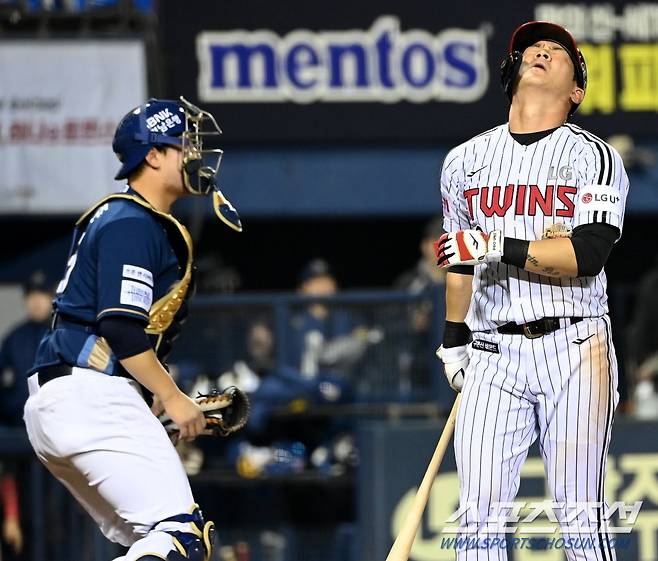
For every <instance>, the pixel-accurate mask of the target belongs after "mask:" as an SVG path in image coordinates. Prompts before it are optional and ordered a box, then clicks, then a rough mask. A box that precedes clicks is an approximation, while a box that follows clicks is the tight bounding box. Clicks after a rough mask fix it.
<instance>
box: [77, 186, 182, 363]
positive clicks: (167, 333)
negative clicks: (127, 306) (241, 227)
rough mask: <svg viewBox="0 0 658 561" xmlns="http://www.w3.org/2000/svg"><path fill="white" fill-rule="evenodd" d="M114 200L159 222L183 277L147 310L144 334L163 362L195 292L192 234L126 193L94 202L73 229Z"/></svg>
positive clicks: (169, 217)
mask: <svg viewBox="0 0 658 561" xmlns="http://www.w3.org/2000/svg"><path fill="white" fill-rule="evenodd" d="M117 199H125V200H129V201H131V202H133V203H135V204H138V205H140V206H142V207H143V208H145V209H146V210H148V211H149V212H150V213H151V214H152V215H153V217H154V218H155V219H156V220H157V221H158V222H159V223H160V224H161V225H162V227H163V228H164V230H165V232H166V233H167V238H168V240H169V243H170V244H171V247H172V249H173V250H174V253H175V254H176V258H177V259H178V264H179V266H180V271H181V273H182V276H181V278H180V279H179V280H177V281H176V282H175V283H174V284H173V285H172V286H171V287H170V288H169V290H168V292H167V293H166V294H165V295H164V296H162V297H160V298H159V299H158V300H156V301H155V302H154V303H153V304H152V305H151V309H150V311H149V323H148V325H147V326H146V329H145V331H146V333H147V334H148V335H150V336H152V337H154V338H155V352H156V354H157V355H158V358H159V359H160V360H161V361H164V360H165V359H166V357H167V355H168V354H169V352H170V351H171V342H172V341H173V339H174V338H175V337H176V336H177V335H178V333H179V332H180V324H181V323H182V322H183V321H184V320H185V318H186V317H187V305H186V300H187V299H188V298H189V297H190V296H191V295H192V293H193V292H194V283H193V266H192V237H191V236H190V233H189V232H188V231H187V229H186V228H185V226H183V225H182V224H181V223H180V222H179V221H178V220H176V219H175V218H174V217H173V216H172V215H171V214H167V213H165V212H160V211H159V210H156V209H155V208H153V207H152V206H151V205H150V204H149V203H148V202H146V201H145V200H143V199H141V198H139V197H136V196H135V195H130V194H127V193H116V194H113V195H109V196H107V197H105V198H104V199H102V200H100V201H99V202H97V203H96V204H95V205H94V206H92V207H91V208H90V209H89V210H87V211H86V212H85V213H84V214H83V215H82V216H81V217H80V218H79V219H78V221H77V222H76V229H77V230H78V231H79V232H83V231H84V230H85V229H86V228H87V225H88V223H89V221H90V220H91V218H92V217H93V216H94V214H95V213H96V211H97V210H98V209H99V208H100V207H102V206H103V205H104V204H105V203H108V202H110V201H113V200H117Z"/></svg>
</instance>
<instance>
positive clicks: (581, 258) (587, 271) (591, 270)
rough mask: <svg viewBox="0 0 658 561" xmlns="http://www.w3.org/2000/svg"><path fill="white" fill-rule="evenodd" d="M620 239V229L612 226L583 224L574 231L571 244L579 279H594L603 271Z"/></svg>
mask: <svg viewBox="0 0 658 561" xmlns="http://www.w3.org/2000/svg"><path fill="white" fill-rule="evenodd" d="M618 238H619V228H617V227H615V226H611V225H610V224H600V223H597V224H583V225H582V226H577V227H576V228H574V229H573V234H572V236H571V243H572V244H573V251H574V253H575V254H576V263H577V264H578V276H579V277H594V276H596V275H598V274H599V273H600V272H601V270H602V269H603V265H605V262H606V261H607V260H608V256H609V255H610V252H611V251H612V246H613V245H614V243H615V241H617V239H618Z"/></svg>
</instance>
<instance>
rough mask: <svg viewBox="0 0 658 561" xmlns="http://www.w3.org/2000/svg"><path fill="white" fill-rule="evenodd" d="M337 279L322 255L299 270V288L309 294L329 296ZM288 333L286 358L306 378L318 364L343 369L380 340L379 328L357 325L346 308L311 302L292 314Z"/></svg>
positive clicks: (318, 366) (315, 370) (317, 370)
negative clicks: (334, 307)
mask: <svg viewBox="0 0 658 561" xmlns="http://www.w3.org/2000/svg"><path fill="white" fill-rule="evenodd" d="M337 290H338V283H337V281H336V278H335V277H334V275H333V272H332V271H331V268H330V267H329V264H328V263H327V262H326V261H325V260H324V259H314V260H313V261H310V262H309V263H308V264H306V266H304V268H303V269H302V271H301V274H300V277H299V285H298V292H299V294H301V295H303V296H308V297H330V296H333V295H335V294H336V292H337ZM291 327H292V329H291V332H290V335H289V341H290V348H289V354H288V359H289V360H290V362H291V363H292V364H293V365H294V366H295V367H296V368H298V369H299V371H300V372H301V374H302V376H304V377H305V378H313V377H315V376H316V375H317V374H318V372H319V371H320V369H321V368H331V369H333V370H336V371H340V372H343V373H345V372H346V371H347V370H348V369H349V368H350V367H351V366H353V365H354V364H355V363H356V362H357V361H358V360H360V359H361V357H362V356H363V354H364V353H365V351H366V350H367V348H368V345H370V344H375V343H379V342H380V341H381V340H382V332H381V330H378V329H368V328H365V327H363V326H360V325H358V321H357V320H356V319H355V318H354V316H353V315H350V314H348V313H347V312H346V311H345V310H336V309H331V308H330V307H329V306H328V305H327V303H324V302H313V303H310V304H309V305H307V306H306V307H305V308H304V309H303V310H302V311H301V312H299V313H298V314H296V315H294V317H293V318H292V321H291Z"/></svg>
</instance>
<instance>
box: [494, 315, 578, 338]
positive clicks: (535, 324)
mask: <svg viewBox="0 0 658 561" xmlns="http://www.w3.org/2000/svg"><path fill="white" fill-rule="evenodd" d="M561 319H564V320H567V321H568V322H570V323H571V325H573V324H574V323H578V322H579V321H581V320H582V319H583V318H579V317H573V318H541V319H537V320H535V321H529V322H528V323H522V324H520V325H519V324H518V323H514V322H510V323H506V324H505V325H501V326H500V327H499V328H498V333H500V334H501V335H525V336H526V337H527V338H528V339H536V338H537V337H541V336H543V335H547V334H549V333H552V332H553V331H557V330H558V329H560V327H561V326H560V320H561Z"/></svg>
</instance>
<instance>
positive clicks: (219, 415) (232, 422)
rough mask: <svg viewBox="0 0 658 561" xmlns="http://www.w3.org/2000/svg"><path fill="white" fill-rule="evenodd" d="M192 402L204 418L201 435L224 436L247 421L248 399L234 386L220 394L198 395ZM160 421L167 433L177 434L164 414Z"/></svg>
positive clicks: (213, 391)
mask: <svg viewBox="0 0 658 561" xmlns="http://www.w3.org/2000/svg"><path fill="white" fill-rule="evenodd" d="M194 400H195V401H196V402H197V403H198V404H199V407H200V408H201V411H203V415H204V416H205V418H206V428H205V430H204V431H203V432H202V433H201V434H205V435H209V436H226V435H228V434H231V433H232V432H235V431H237V430H240V429H241V428H242V427H244V426H245V425H246V424H247V419H249V398H248V397H247V394H245V393H244V392H243V391H242V390H241V389H240V388H237V387H235V386H229V387H228V388H226V389H225V390H224V391H223V392H221V393H220V392H219V391H218V390H212V391H211V392H210V393H209V394H199V395H197V396H196V397H195V398H194ZM160 421H161V422H162V424H163V425H164V427H165V429H166V430H167V432H169V433H175V432H178V426H177V425H176V423H174V422H173V421H172V420H171V418H170V417H169V415H167V414H166V413H163V414H162V415H160Z"/></svg>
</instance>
